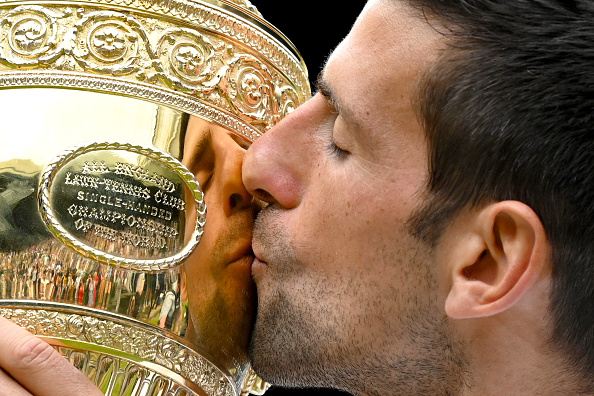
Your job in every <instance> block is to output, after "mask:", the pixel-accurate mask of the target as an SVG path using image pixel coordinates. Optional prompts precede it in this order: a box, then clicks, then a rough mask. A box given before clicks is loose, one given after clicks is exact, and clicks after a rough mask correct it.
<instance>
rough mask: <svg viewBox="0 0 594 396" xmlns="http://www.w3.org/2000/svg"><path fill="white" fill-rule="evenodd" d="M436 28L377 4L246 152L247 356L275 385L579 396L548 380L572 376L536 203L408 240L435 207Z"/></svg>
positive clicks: (459, 219)
mask: <svg viewBox="0 0 594 396" xmlns="http://www.w3.org/2000/svg"><path fill="white" fill-rule="evenodd" d="M440 29H444V27H443V26H442V25H440V24H439V23H438V22H437V21H434V20H429V19H428V17H427V16H426V15H423V14H422V13H420V12H418V11H416V10H413V9H412V8H410V7H409V6H408V5H406V3H405V2H398V1H386V0H372V1H370V2H369V3H368V4H367V5H366V7H365V9H364V10H363V12H362V14H361V15H360V16H359V18H358V20H357V22H356V23H355V25H354V27H353V29H352V31H351V32H350V34H349V35H348V36H347V37H346V39H345V40H344V41H343V42H342V43H341V44H340V45H339V46H338V47H337V48H336V50H335V51H334V52H333V54H332V55H331V56H330V58H329V60H328V62H327V64H326V66H325V69H324V70H323V72H322V74H321V83H320V89H319V91H320V92H318V93H317V94H316V95H315V96H314V97H313V98H312V99H311V100H310V101H309V102H307V103H306V104H304V105H303V106H301V107H300V108H298V109H297V110H296V111H295V112H294V113H292V114H291V115H290V116H288V117H287V118H286V119H284V120H283V121H282V122H281V123H280V124H279V125H277V126H276V127H275V128H273V129H272V130H271V131H269V132H267V133H266V134H265V135H264V136H263V137H262V138H260V139H258V141H256V142H255V143H254V144H253V145H252V146H251V147H250V149H249V150H248V153H247V155H246V158H245V161H244V167H243V180H244V183H245V185H246V187H247V189H248V191H249V192H251V193H252V194H253V195H255V196H257V197H259V198H261V199H263V200H265V201H267V202H268V206H267V207H266V208H264V209H263V210H262V212H261V213H260V215H259V217H258V219H257V221H256V225H255V229H254V238H253V250H254V253H255V255H256V259H255V261H254V264H253V266H252V274H253V277H254V280H255V282H256V285H257V291H258V312H257V319H256V323H255V327H254V331H253V334H252V341H251V349H250V357H251V359H252V363H253V366H254V369H255V370H256V372H257V373H258V374H260V375H261V376H262V378H263V379H265V380H267V381H269V382H271V383H274V384H280V385H285V386H302V387H308V386H319V387H335V388H339V389H343V390H346V391H349V392H351V393H352V394H355V395H396V394H398V395H425V394H427V395H429V394H430V395H452V394H461V395H474V394H477V395H478V394H480V395H485V394H488V395H500V394H518V395H521V394H573V393H572V392H575V389H572V388H571V386H570V385H571V384H573V383H572V382H571V378H569V380H568V381H566V382H564V381H563V380H560V381H557V380H555V382H556V383H555V384H553V383H552V382H551V380H550V379H551V378H556V379H557V378H559V376H558V373H559V372H562V371H563V368H562V367H561V366H562V363H561V362H562V359H560V358H559V356H556V353H555V352H554V351H553V349H552V348H551V347H550V346H549V344H548V336H547V335H548V334H549V333H548V331H549V327H548V326H549V323H548V320H547V319H546V318H547V313H548V305H547V303H548V298H549V291H550V270H551V268H550V261H549V258H548V252H549V245H548V242H547V240H546V235H545V232H544V229H543V226H542V224H541V222H540V220H539V218H538V216H537V215H536V214H535V213H534V211H533V210H532V209H531V208H530V207H528V206H527V205H525V204H523V203H521V202H517V201H501V202H487V203H485V204H482V205H479V206H477V207H472V208H471V207H469V208H465V209H463V210H462V211H461V212H460V213H458V214H457V215H456V216H455V218H454V219H453V220H452V221H451V223H450V224H449V225H448V226H447V227H445V229H444V232H443V234H442V235H441V237H440V238H439V240H438V241H437V242H436V243H435V245H429V244H427V243H425V242H423V241H422V238H418V237H417V236H413V235H414V231H413V227H412V224H413V222H412V219H414V218H415V217H414V216H415V215H416V214H417V213H419V210H420V209H421V208H422V207H423V205H424V204H425V202H427V198H428V196H429V192H428V190H427V186H428V179H429V174H428V163H429V159H428V147H427V142H426V139H425V134H424V131H423V126H422V123H421V121H420V119H421V117H420V115H419V113H418V112H417V107H416V105H417V103H416V100H417V96H416V94H417V89H418V86H419V83H420V81H421V79H422V77H424V76H425V74H426V73H427V72H428V71H429V70H430V68H431V67H433V65H435V64H436V61H437V60H438V58H439V56H440V54H441V53H442V52H443V51H446V48H447V44H448V43H447V42H446V39H445V38H444V36H442V35H441V34H440V33H439V31H440ZM524 334H530V337H525V336H523V335H524ZM500 373H505V378H506V381H503V382H502V381H501V377H500ZM563 387H566V388H565V390H562V389H563ZM563 392H565V393H563ZM567 392H569V393H567Z"/></svg>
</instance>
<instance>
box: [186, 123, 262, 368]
mask: <svg viewBox="0 0 594 396" xmlns="http://www.w3.org/2000/svg"><path fill="white" fill-rule="evenodd" d="M246 146H247V145H246V144H244V143H243V142H242V141H241V139H240V138H238V137H237V136H236V135H234V134H232V133H231V132H229V131H227V130H226V129H224V128H222V127H219V126H217V125H214V124H212V123H209V122H207V121H204V120H202V119H200V118H197V117H193V116H192V117H190V120H189V123H188V128H187V131H186V137H185V141H184V150H183V160H182V162H183V164H184V165H185V166H186V167H187V168H188V169H189V170H190V171H191V172H192V173H193V174H194V175H195V177H196V180H197V181H198V182H199V183H200V186H201V188H202V190H203V192H204V195H205V202H206V207H207V213H206V225H205V226H204V234H203V235H202V238H201V240H200V243H199V244H198V246H197V248H196V250H195V251H194V252H193V253H192V254H191V255H190V257H189V258H188V259H187V260H186V261H185V263H184V266H183V271H182V277H181V287H180V294H181V299H182V301H185V300H186V299H187V301H188V308H189V321H188V327H187V330H186V337H187V338H188V340H189V341H191V342H192V343H193V344H195V345H197V346H198V347H202V348H203V349H205V350H207V351H208V352H209V353H210V354H211V355H213V357H214V358H215V360H217V361H219V362H220V363H221V364H223V365H225V366H227V367H228V368H230V367H237V366H239V365H242V364H245V363H246V362H247V359H248V358H247V346H248V340H249V334H250V330H251V325H252V320H253V316H254V313H255V286H254V284H253V282H252V279H251V263H252V261H253V253H252V249H251V238H252V228H253V224H254V219H255V217H256V214H257V213H258V211H259V206H258V204H257V203H256V202H255V201H254V199H253V198H252V196H251V195H250V194H249V193H248V192H247V191H246V189H245V187H244V185H243V182H242V177H241V168H242V164H243V157H244V154H245V149H246ZM188 209H190V210H188V216H190V217H192V216H195V214H196V212H195V210H193V208H188ZM193 222H194V219H192V218H191V219H189V222H188V223H193Z"/></svg>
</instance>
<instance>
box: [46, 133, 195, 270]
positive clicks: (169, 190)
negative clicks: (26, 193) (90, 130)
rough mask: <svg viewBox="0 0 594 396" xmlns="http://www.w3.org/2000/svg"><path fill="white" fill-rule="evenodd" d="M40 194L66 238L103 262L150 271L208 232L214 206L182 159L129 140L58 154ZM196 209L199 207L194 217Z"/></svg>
mask: <svg viewBox="0 0 594 396" xmlns="http://www.w3.org/2000/svg"><path fill="white" fill-rule="evenodd" d="M38 200H39V206H40V212H41V216H42V218H43V220H44V221H45V223H46V224H47V226H48V228H49V229H50V231H51V232H52V233H53V234H54V235H55V236H56V238H58V239H59V240H60V241H61V242H62V243H64V244H65V245H67V246H69V247H70V248H72V249H74V250H75V251H76V252H78V253H79V254H81V255H83V256H85V257H88V258H91V259H93V260H96V261H99V262H101V263H104V264H109V265H113V266H116V267H121V268H129V269H135V270H144V271H156V270H163V269H167V268H171V267H174V266H177V265H178V264H179V263H180V262H181V261H182V260H183V259H185V258H186V257H187V256H188V255H189V254H190V253H191V252H192V250H193V249H194V247H195V246H196V244H197V243H198V242H199V240H200V237H201V236H202V230H203V227H204V222H205V213H206V207H205V205H204V196H203V194H202V191H201V190H200V186H199V185H198V183H197V182H196V180H195V179H194V176H193V175H192V174H191V173H190V172H189V171H188V170H187V168H185V167H184V166H183V165H182V164H181V163H180V162H179V161H178V160H176V159H175V158H173V157H172V156H170V155H168V154H165V153H163V152H160V151H157V150H156V149H150V148H146V147H141V146H137V145H132V144H128V143H121V142H98V143H92V144H89V145H85V146H81V147H76V148H73V149H71V150H68V151H66V152H64V153H62V154H61V155H59V156H58V157H56V158H55V159H54V161H52V162H51V163H50V164H49V165H48V166H47V168H46V169H45V171H44V172H43V174H42V178H41V181H40V188H39V195H38ZM188 200H192V201H194V202H193V204H189V201H188ZM190 208H197V215H196V216H195V218H196V221H195V222H194V221H193V220H192V222H193V223H192V224H189V223H188V221H189V219H193V218H194V216H188V215H187V210H189V209H190ZM192 210H193V209H192Z"/></svg>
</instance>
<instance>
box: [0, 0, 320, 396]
mask: <svg viewBox="0 0 594 396" xmlns="http://www.w3.org/2000/svg"><path fill="white" fill-rule="evenodd" d="M0 20H1V23H0V32H1V34H0V119H1V120H2V123H1V127H2V131H1V133H2V143H3V144H2V145H1V146H0V314H1V315H3V316H5V317H7V318H9V319H10V320H12V321H13V322H16V323H17V324H19V325H21V326H23V327H25V328H27V329H28V330H29V331H31V332H32V333H34V334H36V335H38V336H39V337H42V338H43V339H45V340H46V341H48V342H49V343H50V344H51V345H53V346H54V347H55V348H56V349H57V350H59V351H60V352H61V353H62V354H63V355H64V356H65V357H66V358H67V359H68V360H69V361H70V362H71V363H72V364H74V365H75V366H76V367H78V368H79V369H80V370H82V371H83V372H84V373H85V374H87V376H88V377H89V378H90V379H91V380H92V381H94V383H95V384H97V386H98V387H99V388H100V389H101V390H102V391H103V392H104V393H105V394H107V395H163V396H165V395H201V396H206V395H208V396H210V395H225V396H236V395H240V394H241V395H244V394H248V393H250V392H252V393H255V394H261V393H262V391H264V390H265V388H266V386H265V384H262V383H261V382H260V381H259V380H258V379H257V377H256V376H255V374H254V373H253V372H252V371H251V370H250V367H249V361H248V358H247V345H248V340H249V331H250V329H251V325H252V320H253V315H254V312H255V288H254V285H253V284H252V281H251V276H250V265H251V261H252V259H253V256H252V252H251V245H250V242H251V229H252V226H253V222H254V219H255V216H256V214H257V212H258V209H259V207H258V205H257V203H256V202H254V200H253V199H252V197H251V196H250V195H249V194H248V193H247V191H246V190H245V188H244V186H243V184H242V182H241V165H242V161H243V155H244V152H245V149H246V148H247V147H248V146H249V144H250V143H251V142H252V141H254V140H255V139H256V138H257V137H258V136H260V135H261V134H262V133H264V132H265V131H266V130H267V129H269V128H270V127H272V126H273V125H275V124H276V123H278V122H279V121H280V120H281V119H282V118H283V117H284V116H285V115H287V114H288V113H290V112H291V110H292V109H294V108H295V107H296V106H298V105H299V104H301V103H302V102H304V101H305V100H306V99H307V98H308V97H309V95H310V90H309V84H308V80H307V70H306V68H305V66H304V64H303V62H302V60H301V58H300V56H299V54H298V53H297V51H296V50H295V49H294V47H293V46H292V44H291V43H290V42H289V41H288V40H287V39H286V38H285V37H284V36H283V35H282V34H281V33H280V32H278V31H277V30H276V29H275V28H274V27H273V26H271V25H270V24H268V23H267V22H266V21H265V20H264V19H262V17H261V16H260V14H259V13H258V11H257V10H256V9H255V8H254V7H253V6H252V5H251V4H250V3H249V2H247V1H242V0H234V1H231V0H201V1H195V0H123V1H114V0H87V1H85V2H74V1H65V0H55V1H51V0H50V1H43V2H39V3H38V4H35V2H33V3H32V2H29V1H28V2H24V1H23V2H19V1H15V2H9V3H5V4H3V5H1V6H0Z"/></svg>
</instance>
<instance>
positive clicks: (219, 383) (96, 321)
mask: <svg viewBox="0 0 594 396" xmlns="http://www.w3.org/2000/svg"><path fill="white" fill-rule="evenodd" d="M0 315H2V316H4V317H6V318H7V319H9V320H11V321H12V322H14V323H16V324H18V325H20V326H21V327H23V328H25V329H27V330H28V331H29V332H31V333H32V334H34V335H37V336H42V337H52V338H55V339H58V340H60V339H61V340H74V341H83V342H87V343H91V344H95V345H101V346H102V347H106V348H110V349H113V350H114V351H115V353H116V354H117V352H120V356H117V355H116V356H114V355H113V354H106V353H105V351H103V353H102V352H100V351H90V352H89V351H77V350H76V349H72V348H68V347H67V346H66V347H64V346H63V345H61V346H59V347H57V349H58V350H60V351H61V352H62V353H63V354H64V355H65V356H66V357H68V358H69V359H70V360H71V362H73V364H74V365H75V366H77V367H79V368H84V369H85V370H83V372H85V373H86V374H87V375H89V378H90V379H91V380H95V383H96V384H97V385H99V386H101V384H102V381H101V379H102V378H108V379H109V381H115V382H122V381H126V376H124V377H123V378H122V376H121V375H119V376H118V375H116V376H111V378H109V377H110V376H102V375H101V373H102V372H105V369H104V370H97V367H98V365H101V364H102V363H101V362H104V363H105V364H107V362H110V364H115V365H116V367H115V368H117V370H116V371H118V372H122V371H123V372H127V373H130V372H132V371H134V370H143V371H142V373H143V375H142V376H141V378H144V379H147V378H148V380H149V381H148V382H150V383H151V384H157V383H161V385H160V386H163V387H165V388H168V389H169V388H172V389H173V388H175V389H176V391H177V389H178V388H179V389H183V388H184V387H183V386H181V385H179V384H175V383H173V382H171V381H172V380H171V379H169V380H165V378H164V377H162V376H161V375H160V374H159V373H157V372H154V373H150V372H149V369H148V368H147V367H146V366H144V367H139V365H132V366H130V364H131V363H130V360H129V359H130V357H129V355H132V356H136V357H138V358H141V359H143V360H146V361H149V362H152V363H155V364H157V365H159V366H160V367H162V368H166V369H167V370H170V371H172V372H174V373H175V374H177V375H179V376H181V377H182V378H184V379H186V380H189V381H191V382H192V383H194V384H196V385H198V386H199V387H200V388H201V389H203V390H204V391H206V393H207V394H208V395H220V396H235V390H234V387H233V385H232V383H231V380H230V379H229V378H228V377H227V376H225V374H223V372H222V371H221V370H220V369H218V368H217V367H216V366H215V365H214V364H212V363H211V362H210V361H208V360H207V359H205V358H204V357H203V356H201V355H200V354H198V353H197V352H195V351H194V350H192V349H191V348H189V347H187V346H186V345H185V344H183V343H181V342H179V341H177V340H176V339H173V338H170V337H171V336H170V335H169V336H165V334H164V333H162V332H159V331H158V330H156V329H153V328H150V327H148V326H142V325H140V324H134V322H132V321H126V322H125V323H124V322H122V323H118V322H117V321H115V320H111V319H109V318H107V319H104V318H98V317H95V316H91V315H85V314H84V313H83V314H79V313H76V314H74V313H68V312H63V311H54V310H50V309H44V310H36V309H18V308H0ZM101 355H103V356H101ZM106 359H107V360H106ZM89 362H91V364H89ZM93 362H94V363H93ZM144 370H146V371H144ZM135 372H136V371H135ZM159 381H165V382H159ZM104 385H105V384H104ZM184 390H187V391H188V394H190V392H191V391H190V390H189V389H187V388H185V389H184ZM118 394H119V393H118ZM133 394H135V393H133ZM149 394H151V393H149Z"/></svg>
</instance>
